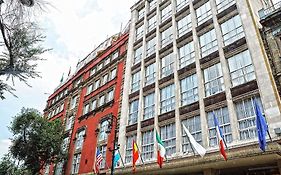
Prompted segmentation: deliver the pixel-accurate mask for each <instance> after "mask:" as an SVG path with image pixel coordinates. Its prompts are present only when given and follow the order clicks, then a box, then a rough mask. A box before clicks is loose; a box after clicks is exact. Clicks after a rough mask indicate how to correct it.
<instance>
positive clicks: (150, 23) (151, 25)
mask: <svg viewBox="0 0 281 175" xmlns="http://www.w3.org/2000/svg"><path fill="white" fill-rule="evenodd" d="M156 19H157V18H156V15H154V16H152V17H151V18H149V19H148V22H147V23H148V26H147V29H148V31H151V30H152V29H154V28H155V27H156V24H157V21H156Z"/></svg>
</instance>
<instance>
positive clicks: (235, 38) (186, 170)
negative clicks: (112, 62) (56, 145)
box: [116, 0, 281, 175]
mask: <svg viewBox="0 0 281 175" xmlns="http://www.w3.org/2000/svg"><path fill="white" fill-rule="evenodd" d="M265 6H266V4H265V3H264V2H263V1H258V0H257V1H254V0H149V1H148V0H140V1H139V2H137V3H136V4H135V5H134V6H133V7H132V8H131V27H130V33H129V41H128V51H127V60H126V66H125V67H126V69H125V75H124V77H125V79H124V89H123V97H122V108H121V118H120V127H119V140H118V142H119V144H120V152H121V157H122V158H123V159H124V162H125V168H119V169H117V170H116V174H122V175H123V174H130V173H132V142H133V140H135V141H136V143H137V145H138V149H139V151H140V152H141V157H142V160H143V161H144V163H142V162H141V161H140V160H139V161H138V162H137V168H136V172H135V174H149V175H151V174H194V175H195V174H196V175H197V174H198V175H199V174H200V175H201V174H204V175H213V174H220V175H226V174H237V175H240V174H241V175H242V174H243V175H244V174H245V175H246V174H247V175H250V174H255V175H257V174H280V173H281V155H280V152H281V145H280V143H281V136H280V133H278V132H276V130H278V128H280V126H281V115H280V107H281V106H280V97H279V95H278V92H277V88H276V85H275V83H274V80H273V76H272V74H271V69H270V64H269V62H268V60H267V56H266V52H265V49H264V46H263V43H262V38H261V36H260V33H259V27H260V25H259V15H258V11H259V10H260V9H262V8H264V7H265ZM254 101H257V103H258V105H259V106H260V107H261V108H262V111H263V114H264V116H265V117H266V120H267V123H268V127H269V133H270V136H271V138H272V142H270V141H269V137H268V136H267V138H268V146H267V149H266V151H265V152H262V151H261V150H260V149H259V147H258V139H257V131H256V123H255V112H254ZM212 113H215V115H216V116H217V118H218V120H219V123H220V125H221V127H222V130H223V133H224V139H225V141H226V143H227V146H228V149H227V151H226V152H227V156H228V161H224V159H223V158H222V156H221V155H220V153H219V148H218V143H217V137H216V132H215V127H214V124H213V123H214V122H213V119H212ZM182 124H184V125H185V126H186V127H187V128H188V129H189V131H190V132H191V134H192V135H193V136H194V138H195V139H196V141H197V142H198V143H200V144H201V145H202V146H203V147H205V148H206V149H207V154H206V155H205V156H204V157H203V158H201V157H200V156H198V155H197V154H196V153H195V155H194V153H193V152H192V147H191V145H190V143H189V141H188V139H187V136H186V134H185V132H184V131H183V129H182ZM156 131H157V132H158V133H159V135H160V137H161V139H162V140H163V142H164V147H165V148H166V155H167V160H166V161H165V162H164V165H163V168H161V169H160V168H159V166H158V165H157V163H156V156H157V144H156V143H157V142H156V138H155V132H156Z"/></svg>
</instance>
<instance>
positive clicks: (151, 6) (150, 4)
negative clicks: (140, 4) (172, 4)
mask: <svg viewBox="0 0 281 175" xmlns="http://www.w3.org/2000/svg"><path fill="white" fill-rule="evenodd" d="M156 5H157V0H151V1H150V2H149V10H152V9H154V8H155V7H156Z"/></svg>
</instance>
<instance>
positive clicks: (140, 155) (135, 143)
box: [135, 142, 144, 164]
mask: <svg viewBox="0 0 281 175" xmlns="http://www.w3.org/2000/svg"><path fill="white" fill-rule="evenodd" d="M135 144H136V146H137V149H138V154H139V156H140V158H141V161H142V164H144V161H143V160H142V157H141V155H140V151H139V150H140V149H139V146H138V144H137V142H135Z"/></svg>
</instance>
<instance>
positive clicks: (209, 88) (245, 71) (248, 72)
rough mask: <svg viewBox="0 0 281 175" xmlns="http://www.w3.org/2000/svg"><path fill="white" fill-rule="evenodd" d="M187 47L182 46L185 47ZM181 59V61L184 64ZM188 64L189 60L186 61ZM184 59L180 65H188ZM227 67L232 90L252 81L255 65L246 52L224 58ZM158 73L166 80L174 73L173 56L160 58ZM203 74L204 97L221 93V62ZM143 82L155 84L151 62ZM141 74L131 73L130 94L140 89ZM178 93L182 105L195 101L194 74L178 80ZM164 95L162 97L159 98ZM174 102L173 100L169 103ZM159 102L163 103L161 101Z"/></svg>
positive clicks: (164, 91) (205, 70)
mask: <svg viewBox="0 0 281 175" xmlns="http://www.w3.org/2000/svg"><path fill="white" fill-rule="evenodd" d="M188 45H189V44H187V45H185V46H183V49H184V50H181V51H182V52H184V51H186V48H185V47H188ZM183 60H184V61H183ZM187 60H188V61H189V60H190V59H187ZM188 61H186V60H185V59H184V58H183V57H180V62H188ZM227 63H228V68H229V72H230V78H231V82H232V87H235V86H237V85H240V84H244V83H246V82H249V81H251V80H254V79H255V72H254V66H253V64H252V59H251V56H250V53H249V51H248V50H245V51H243V52H240V53H238V54H236V55H234V56H232V57H230V58H228V59H227ZM160 64H161V70H160V78H163V77H166V76H168V75H170V74H172V73H173V71H174V57H173V56H172V54H169V55H167V56H165V57H163V58H162V59H161V62H160ZM203 75H204V77H203V78H204V85H205V95H206V97H207V96H210V95H214V94H217V93H219V92H221V91H224V89H225V87H224V80H223V73H222V67H221V63H217V64H215V65H212V66H210V67H208V68H205V69H203ZM144 76H145V78H144V80H145V82H144V85H145V86H146V85H149V84H151V83H153V82H155V79H156V77H155V76H156V64H155V63H152V64H150V65H148V66H146V67H145V74H144ZM141 79H142V78H141V73H140V71H138V72H135V73H133V74H132V78H131V92H135V91H137V90H139V89H140V88H141V81H140V80H141ZM180 84H181V93H182V105H185V104H190V103H192V102H194V101H196V100H198V80H197V75H196V74H193V75H190V76H188V77H186V78H184V79H182V80H181V82H180ZM170 88H171V89H172V90H171V91H172V92H171V93H175V92H174V89H175V88H174V85H171V86H169V88H168V89H170ZM166 91H167V90H166V88H163V89H160V92H161V99H165V98H166V97H165V95H166ZM162 93H163V97H162ZM171 96H172V97H173V98H174V95H172V94H171V95H170V98H172V97H171ZM172 101H173V100H172ZM161 102H162V100H161Z"/></svg>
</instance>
